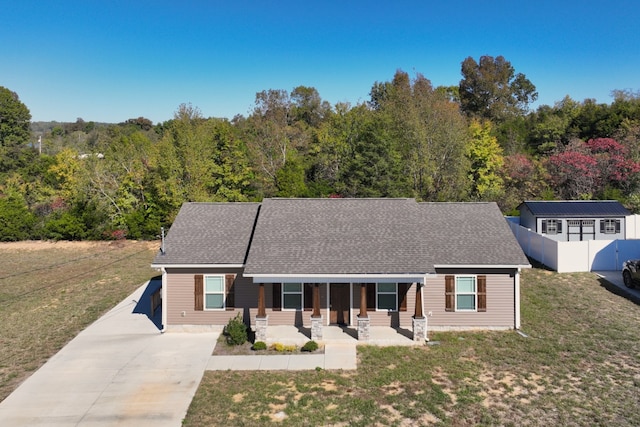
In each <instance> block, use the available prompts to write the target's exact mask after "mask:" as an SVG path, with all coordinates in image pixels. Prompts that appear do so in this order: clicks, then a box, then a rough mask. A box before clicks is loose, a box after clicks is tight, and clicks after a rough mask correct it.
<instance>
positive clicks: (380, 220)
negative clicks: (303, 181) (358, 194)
mask: <svg viewBox="0 0 640 427" xmlns="http://www.w3.org/2000/svg"><path fill="white" fill-rule="evenodd" d="M416 208H417V204H416V202H415V201H414V200H412V199H266V200H264V201H263V205H262V208H261V212H260V217H259V218H258V222H257V224H256V231H255V235H254V239H253V243H252V245H251V249H250V250H249V256H248V258H247V265H246V268H245V273H246V274H390V273H417V272H422V271H424V270H425V268H426V265H425V262H424V257H423V256H422V254H421V253H420V251H419V248H418V247H417V243H418V238H417V237H418V236H417V235H416V232H415V230H416V226H417V217H416V215H415V213H416Z"/></svg>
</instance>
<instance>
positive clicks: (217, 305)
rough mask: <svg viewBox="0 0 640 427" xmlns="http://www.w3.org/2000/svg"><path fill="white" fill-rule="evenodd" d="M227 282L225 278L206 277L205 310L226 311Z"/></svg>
mask: <svg viewBox="0 0 640 427" xmlns="http://www.w3.org/2000/svg"><path fill="white" fill-rule="evenodd" d="M224 297H225V282H224V276H205V277H204V308H205V310H224V308H225V307H224Z"/></svg>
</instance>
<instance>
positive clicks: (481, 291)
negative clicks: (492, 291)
mask: <svg viewBox="0 0 640 427" xmlns="http://www.w3.org/2000/svg"><path fill="white" fill-rule="evenodd" d="M478 311H479V312H484V311H487V276H484V275H483V276H478Z"/></svg>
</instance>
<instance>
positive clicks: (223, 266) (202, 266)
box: [151, 263, 244, 268]
mask: <svg viewBox="0 0 640 427" xmlns="http://www.w3.org/2000/svg"><path fill="white" fill-rule="evenodd" d="M243 267H244V264H161V263H153V264H151V268H243Z"/></svg>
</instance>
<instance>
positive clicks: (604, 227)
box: [600, 219, 620, 234]
mask: <svg viewBox="0 0 640 427" xmlns="http://www.w3.org/2000/svg"><path fill="white" fill-rule="evenodd" d="M619 232H620V220H619V219H601V220H600V233H603V234H616V233H619Z"/></svg>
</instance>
